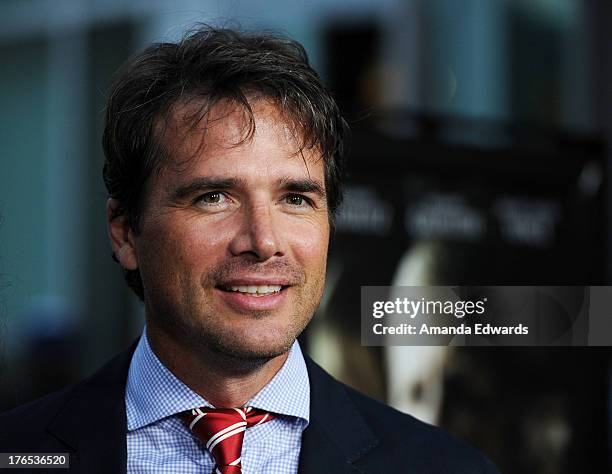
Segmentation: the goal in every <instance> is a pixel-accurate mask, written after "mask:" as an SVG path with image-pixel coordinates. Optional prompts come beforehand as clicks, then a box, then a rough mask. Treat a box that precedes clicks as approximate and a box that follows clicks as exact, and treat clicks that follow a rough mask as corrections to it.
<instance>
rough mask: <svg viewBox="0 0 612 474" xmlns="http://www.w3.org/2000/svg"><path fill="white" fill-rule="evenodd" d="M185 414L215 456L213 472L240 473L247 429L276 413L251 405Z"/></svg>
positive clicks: (200, 410) (223, 473) (221, 473)
mask: <svg viewBox="0 0 612 474" xmlns="http://www.w3.org/2000/svg"><path fill="white" fill-rule="evenodd" d="M181 417H182V418H183V420H184V421H185V422H186V423H187V425H188V426H189V429H190V430H191V431H192V432H193V433H194V434H195V435H196V436H197V437H198V439H199V440H200V441H201V442H202V443H203V444H204V446H206V449H208V452H209V453H211V455H212V457H213V459H214V460H215V468H214V469H213V474H237V473H241V472H242V466H241V464H240V456H241V452H242V440H243V439H244V432H245V430H246V429H247V427H251V426H255V425H259V424H261V423H265V422H266V421H270V420H271V419H272V418H273V415H272V414H271V413H268V412H265V411H263V410H258V409H257V408H251V407H248V408H196V409H194V410H191V411H188V412H184V413H182V414H181Z"/></svg>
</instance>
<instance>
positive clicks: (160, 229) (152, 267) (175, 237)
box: [138, 221, 227, 280]
mask: <svg viewBox="0 0 612 474" xmlns="http://www.w3.org/2000/svg"><path fill="white" fill-rule="evenodd" d="M221 234H222V233H220V232H218V231H217V232H214V231H212V230H211V229H210V228H209V226H205V225H201V224H200V225H198V224H197V223H196V222H190V225H184V224H183V223H177V222H173V221H170V222H165V223H163V224H161V223H160V224H158V225H150V226H149V227H148V228H147V229H146V232H143V233H142V234H141V239H140V241H141V242H142V246H140V248H139V255H138V257H139V266H140V267H141V273H144V274H146V275H143V278H144V277H145V276H149V277H152V278H155V279H156V280H169V279H170V280H173V279H179V278H180V277H181V276H182V277H184V276H185V275H201V274H202V273H203V272H205V271H206V269H207V268H209V267H212V266H214V265H215V264H217V263H218V260H220V259H221V258H223V255H224V249H225V248H226V247H227V243H226V242H225V239H223V238H222V236H221Z"/></svg>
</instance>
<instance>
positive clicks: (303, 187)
mask: <svg viewBox="0 0 612 474" xmlns="http://www.w3.org/2000/svg"><path fill="white" fill-rule="evenodd" d="M278 184H279V187H280V188H281V189H284V190H286V191H291V192H295V193H314V194H318V195H319V196H320V197H322V198H325V197H326V193H325V186H324V185H323V184H321V183H320V182H319V181H317V180H314V179H311V178H306V179H294V178H281V179H279V180H278Z"/></svg>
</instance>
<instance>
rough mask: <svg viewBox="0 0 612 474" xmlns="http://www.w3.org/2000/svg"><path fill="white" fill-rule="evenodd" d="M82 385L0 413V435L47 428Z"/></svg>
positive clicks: (65, 388) (66, 388) (73, 386)
mask: <svg viewBox="0 0 612 474" xmlns="http://www.w3.org/2000/svg"><path fill="white" fill-rule="evenodd" d="M81 383H82V382H81ZM81 383H78V384H73V385H70V386H68V387H64V388H63V389H61V390H58V391H56V392H53V393H50V394H48V395H45V396H43V397H40V398H38V399H36V400H34V401H31V402H29V403H26V404H25V405H20V406H18V407H16V408H13V409H11V410H8V411H5V412H4V413H0V433H3V434H5V433H11V432H13V433H15V432H20V431H24V432H32V431H34V430H36V429H37V428H38V427H44V426H47V425H48V424H49V422H50V421H51V420H52V419H53V417H54V416H55V415H56V414H57V412H58V411H60V410H61V409H62V408H63V407H64V406H65V405H66V403H68V401H70V399H72V398H73V397H74V395H75V393H76V392H77V391H78V390H79V387H80V386H81Z"/></svg>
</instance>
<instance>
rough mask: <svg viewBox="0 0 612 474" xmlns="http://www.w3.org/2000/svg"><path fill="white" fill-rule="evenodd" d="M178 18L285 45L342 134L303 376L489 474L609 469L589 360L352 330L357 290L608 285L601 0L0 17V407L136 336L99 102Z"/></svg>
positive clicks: (15, 0) (137, 312)
mask: <svg viewBox="0 0 612 474" xmlns="http://www.w3.org/2000/svg"><path fill="white" fill-rule="evenodd" d="M198 21H204V22H208V23H212V24H215V25H225V26H230V27H242V28H249V29H251V28H268V29H274V30H277V31H280V32H285V33H286V34H288V35H290V36H292V37H293V38H295V39H297V40H299V41H300V42H302V43H303V44H304V46H305V47H306V49H307V51H308V52H309V55H310V57H311V61H312V63H313V64H314V66H315V68H316V69H317V70H318V71H319V72H320V73H321V75H322V77H323V79H324V81H325V82H326V84H327V85H328V86H329V87H330V88H331V89H332V90H333V92H334V94H335V95H336V97H337V98H338V100H339V102H340V104H341V106H342V108H343V109H344V110H345V112H346V115H347V118H348V119H349V122H350V123H351V125H352V128H353V147H352V150H353V151H352V154H351V158H350V167H349V172H350V173H349V182H348V190H347V191H348V193H347V199H346V205H345V206H344V208H343V210H342V212H341V215H340V217H339V221H338V232H337V236H336V239H335V242H334V244H333V247H332V251H331V256H330V264H329V274H328V286H327V289H326V294H325V297H324V299H323V302H322V304H321V307H320V309H319V312H318V313H319V314H318V315H317V318H316V319H315V322H314V323H313V324H312V325H311V326H310V327H309V329H308V330H307V332H306V333H305V334H304V335H303V336H302V338H301V339H302V343H303V344H304V346H305V347H306V348H307V350H308V352H309V353H310V354H311V355H312V356H313V357H314V358H315V360H317V361H318V362H320V363H321V364H322V365H324V366H325V367H326V368H327V369H328V370H330V371H331V372H332V373H333V374H334V375H336V376H337V377H339V378H341V379H342V380H344V381H345V382H347V383H349V384H350V385H353V386H355V387H357V388H359V389H360V390H363V391H365V392H367V393H369V394H370V395H372V396H374V397H376V398H378V399H381V400H385V401H387V402H388V403H391V404H392V405H393V406H395V407H397V408H398V409H400V410H404V411H407V412H410V413H412V414H413V415H415V416H417V417H419V418H421V419H423V420H426V421H429V422H431V423H435V424H437V425H440V426H443V427H445V428H446V429H448V430H450V431H451V432H453V433H455V434H456V435H458V436H460V437H462V438H464V439H466V440H467V441H468V442H469V443H471V444H473V445H475V446H476V447H478V448H480V449H481V450H483V451H484V452H485V453H486V454H487V455H488V456H489V457H490V458H491V459H492V460H493V461H494V462H496V463H497V464H498V465H499V467H500V468H501V470H502V472H505V473H521V474H530V473H551V474H554V473H577V472H579V473H607V472H611V464H610V454H611V452H612V449H611V436H610V427H611V421H612V417H611V415H610V414H611V410H612V398H611V395H610V394H611V382H612V372H611V366H610V356H611V351H610V349H609V348H596V347H592V348H562V347H551V348H520V349H519V348H486V347H479V348H457V347H455V348H452V347H422V348H419V347H405V348H404V347H392V348H379V347H361V345H360V335H359V327H360V325H359V315H360V311H359V301H360V297H359V295H360V286H361V285H391V284H404V285H433V284H439V285H458V284H483V285H497V284H508V285H510V284H515V285H531V284H534V285H535V284H541V285H546V284H550V285H604V284H610V281H611V280H612V257H611V256H610V243H611V242H610V238H609V235H610V233H609V232H608V227H609V223H610V222H612V219H611V217H612V216H610V209H611V208H612V206H610V205H609V204H610V199H611V197H610V194H609V192H608V185H607V183H608V181H609V178H610V173H611V172H610V165H609V163H610V148H609V144H610V140H612V126H611V125H612V35H611V33H612V2H610V1H609V0H599V1H598V0H592V1H587V0H585V1H579V0H334V1H324V0H310V1H290V0H283V1H277V0H268V1H263V0H249V1H247V0H231V1H226V2H222V1H218V0H215V1H213V0H210V1H206V0H174V1H172V2H167V1H161V0H159V1H156V0H131V1H130V2H125V1H118V0H88V1H85V0H2V1H1V2H0V65H1V68H2V74H0V97H1V104H2V107H0V144H1V152H0V153H1V155H0V156H1V158H0V216H1V222H0V305H1V307H0V411H3V410H5V409H9V408H11V407H14V406H16V405H18V404H22V403H24V402H27V401H29V400H31V399H33V398H35V397H38V396H40V395H42V394H44V393H47V392H49V391H51V390H54V389H57V388H59V387H62V386H64V385H66V384H68V383H71V382H74V381H76V380H79V379H80V378H82V377H83V376H85V375H87V374H89V373H91V372H92V371H93V370H94V369H95V368H96V367H98V366H99V365H100V364H102V363H103V362H104V361H105V360H107V359H108V358H109V357H110V356H112V355H113V354H115V353H116V352H118V351H119V350H121V349H123V348H125V347H126V346H127V345H128V344H129V343H130V342H131V341H132V340H133V339H134V338H135V337H136V336H137V335H138V334H139V332H140V330H141V328H142V324H143V311H142V307H141V305H140V304H139V303H138V301H137V300H136V298H135V297H134V296H132V295H131V294H130V292H129V291H128V289H127V286H126V285H125V284H124V282H123V279H122V277H121V274H120V270H119V268H118V266H117V265H116V264H114V263H113V261H112V260H111V250H110V247H109V244H108V242H107V237H106V229H105V222H104V204H105V200H106V192H105V189H104V186H103V183H102V179H101V170H102V162H103V156H102V150H101V145H100V139H101V128H102V116H103V109H104V104H105V96H106V93H107V91H108V87H109V82H110V78H111V76H112V73H113V72H114V71H115V70H116V68H117V67H118V66H119V65H120V64H121V63H122V62H123V61H124V60H125V59H126V57H127V56H128V55H130V54H131V53H133V52H134V51H136V50H137V49H139V48H141V47H143V46H146V45H148V44H149V43H150V42H153V41H161V40H174V39H177V38H179V37H180V36H181V35H182V34H183V32H184V31H185V29H187V28H188V27H190V26H192V25H193V24H194V23H195V22H198ZM517 310H520V307H519V308H517ZM563 316H564V315H560V318H561V317H563ZM550 342H551V343H556V344H561V345H563V341H550Z"/></svg>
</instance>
